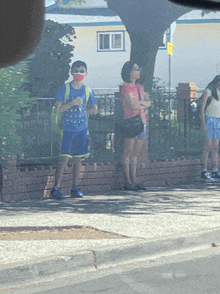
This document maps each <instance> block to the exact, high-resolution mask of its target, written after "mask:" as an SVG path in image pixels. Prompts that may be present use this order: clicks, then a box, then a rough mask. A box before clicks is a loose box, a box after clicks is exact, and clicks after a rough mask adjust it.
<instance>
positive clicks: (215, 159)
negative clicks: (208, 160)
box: [211, 139, 219, 169]
mask: <svg viewBox="0 0 220 294" xmlns="http://www.w3.org/2000/svg"><path fill="white" fill-rule="evenodd" d="M218 146H219V140H218V139H212V148H211V155H212V167H213V168H215V169H216V168H218Z"/></svg>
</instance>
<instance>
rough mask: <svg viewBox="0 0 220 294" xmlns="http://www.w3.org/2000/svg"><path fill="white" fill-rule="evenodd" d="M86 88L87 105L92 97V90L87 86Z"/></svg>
mask: <svg viewBox="0 0 220 294" xmlns="http://www.w3.org/2000/svg"><path fill="white" fill-rule="evenodd" d="M85 88H86V104H87V102H88V100H89V97H90V88H89V87H88V86H85Z"/></svg>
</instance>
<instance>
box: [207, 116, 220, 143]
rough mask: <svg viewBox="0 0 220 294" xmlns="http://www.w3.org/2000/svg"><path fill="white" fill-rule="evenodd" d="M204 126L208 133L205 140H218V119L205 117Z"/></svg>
mask: <svg viewBox="0 0 220 294" xmlns="http://www.w3.org/2000/svg"><path fill="white" fill-rule="evenodd" d="M205 124H206V128H207V131H208V132H207V138H211V139H220V118H219V117H210V116H206V117H205Z"/></svg>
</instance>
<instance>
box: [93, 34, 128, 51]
mask: <svg viewBox="0 0 220 294" xmlns="http://www.w3.org/2000/svg"><path fill="white" fill-rule="evenodd" d="M97 37H98V51H122V50H124V32H118V31H117V32H98V36H97Z"/></svg>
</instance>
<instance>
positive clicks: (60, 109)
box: [56, 97, 83, 113]
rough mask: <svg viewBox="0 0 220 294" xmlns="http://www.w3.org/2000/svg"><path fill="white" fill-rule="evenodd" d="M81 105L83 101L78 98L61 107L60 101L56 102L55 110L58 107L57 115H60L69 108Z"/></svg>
mask: <svg viewBox="0 0 220 294" xmlns="http://www.w3.org/2000/svg"><path fill="white" fill-rule="evenodd" d="M82 103H83V100H82V99H81V98H80V97H77V98H76V99H74V100H73V101H71V102H69V103H67V104H63V105H62V102H61V101H59V100H57V102H56V109H57V108H58V107H59V109H58V113H62V112H65V111H67V110H68V109H69V108H71V107H73V106H80V105H82ZM59 105H60V106H59Z"/></svg>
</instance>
